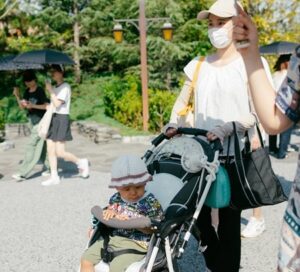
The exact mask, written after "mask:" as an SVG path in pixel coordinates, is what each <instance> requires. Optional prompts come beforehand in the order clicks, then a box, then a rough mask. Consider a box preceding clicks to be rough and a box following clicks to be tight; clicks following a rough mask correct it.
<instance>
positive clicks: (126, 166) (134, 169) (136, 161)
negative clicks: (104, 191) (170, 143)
mask: <svg viewBox="0 0 300 272" xmlns="http://www.w3.org/2000/svg"><path fill="white" fill-rule="evenodd" d="M150 180H152V176H151V175H150V174H149V173H148V170H147V167H146V164H145V163H144V162H143V161H142V159H141V158H140V157H138V156H136V155H122V156H120V157H119V158H118V159H116V160H115V161H114V162H113V164H112V168H111V181H110V183H109V185H108V187H109V188H118V187H123V186H128V185H137V184H145V183H147V182H148V181H150Z"/></svg>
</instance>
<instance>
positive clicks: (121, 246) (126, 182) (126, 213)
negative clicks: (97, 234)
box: [81, 155, 162, 272]
mask: <svg viewBox="0 0 300 272" xmlns="http://www.w3.org/2000/svg"><path fill="white" fill-rule="evenodd" d="M111 174H112V178H111V182H110V184H109V187H111V188H116V190H117V191H118V192H117V193H115V194H114V195H113V196H112V197H111V198H110V201H109V205H108V207H107V208H106V209H105V210H104V211H103V219H104V220H110V219H112V218H115V219H119V220H128V219H132V218H139V217H141V216H146V217H149V218H150V219H159V218H160V216H161V215H162V208H161V205H160V204H159V202H158V200H157V199H156V198H155V197H154V195H153V194H152V193H147V192H146V191H145V186H146V183H147V182H148V181H150V180H152V176H151V175H150V174H149V173H148V171H147V168H146V165H145V163H144V162H143V161H142V160H141V159H140V158H139V157H137V156H134V155H124V156H120V157H119V158H118V159H117V160H116V161H115V162H114V163H113V165H112V171H111ZM92 223H93V228H94V229H95V228H96V227H97V225H98V224H99V221H98V220H97V219H96V218H95V217H94V218H93V220H92ZM100 224H101V223H100ZM151 233H152V230H151V228H144V229H118V228H117V229H114V230H112V231H111V233H110V235H109V241H107V239H103V238H102V239H98V240H96V241H94V243H93V244H92V245H91V246H90V247H89V248H88V249H86V251H85V252H84V253H83V255H82V258H81V272H90V271H95V270H94V266H95V265H96V264H98V263H99V262H100V261H101V260H102V259H103V260H104V261H105V262H109V263H110V265H109V271H110V272H120V271H126V269H127V267H128V266H129V265H130V264H132V263H134V262H138V261H140V260H141V259H143V258H144V256H145V255H146V252H147V246H148V242H149V240H150V238H151ZM108 242H109V246H108ZM109 249H112V250H114V251H115V252H118V253H117V254H114V255H115V256H113V257H112V255H110V256H108V252H109Z"/></svg>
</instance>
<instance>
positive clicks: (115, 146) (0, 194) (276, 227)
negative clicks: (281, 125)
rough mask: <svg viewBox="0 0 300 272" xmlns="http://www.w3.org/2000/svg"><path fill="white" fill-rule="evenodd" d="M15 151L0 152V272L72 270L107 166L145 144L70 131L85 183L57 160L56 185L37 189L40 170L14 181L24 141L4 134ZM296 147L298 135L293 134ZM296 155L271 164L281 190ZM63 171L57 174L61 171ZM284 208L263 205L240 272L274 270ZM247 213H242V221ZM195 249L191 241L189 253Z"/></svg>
mask: <svg viewBox="0 0 300 272" xmlns="http://www.w3.org/2000/svg"><path fill="white" fill-rule="evenodd" d="M9 139H10V140H12V141H14V142H15V148H14V149H10V150H7V151H2V150H0V174H2V175H4V177H3V178H2V179H0V234H1V235H0V265H1V267H0V271H1V272H8V271H14V272H25V271H30V272H41V271H43V272H66V271H68V272H69V271H77V268H78V263H79V258H80V255H81V253H82V251H83V249H84V247H85V244H86V242H87V236H86V230H87V227H88V225H89V220H90V208H91V207H92V206H93V205H95V204H99V205H102V206H104V205H105V204H106V202H107V201H108V198H109V196H110V195H111V194H112V193H113V190H111V189H108V188H107V184H108V180H109V170H110V165H111V162H112V161H113V160H114V159H115V158H116V157H117V156H118V155H120V154H125V153H135V154H140V155H142V154H143V153H144V152H145V150H146V149H147V148H148V144H147V143H145V144H141V143H140V144H122V143H109V144H105V145H96V144H93V143H91V142H89V141H88V140H87V139H86V138H83V137H82V136H80V135H77V134H76V133H74V141H72V142H70V143H68V145H67V149H68V150H69V151H72V152H74V154H76V155H77V156H84V157H88V158H89V159H90V161H91V163H92V167H91V176H90V178H89V179H87V180H82V179H81V178H80V177H78V174H77V171H76V167H75V166H74V165H72V164H70V163H64V162H59V168H61V171H60V175H61V176H62V183H61V184H60V185H59V186H53V187H47V188H45V187H42V186H41V185H40V183H41V181H43V180H44V179H45V178H42V177H40V175H39V172H38V171H40V166H39V165H38V166H37V168H36V170H37V172H38V173H37V174H35V175H33V177H32V178H31V179H29V180H26V181H24V182H19V183H17V182H15V181H13V180H12V178H11V175H12V174H13V173H15V172H16V169H17V167H18V163H19V161H20V160H21V159H22V156H23V153H24V148H25V145H26V142H27V140H28V139H27V138H26V137H20V136H17V135H16V134H15V133H10V134H9ZM293 142H295V143H300V137H298V136H293ZM296 157H297V155H296V153H291V154H290V157H289V158H288V159H286V160H284V161H282V160H280V161H278V160H274V162H273V165H274V169H275V170H276V173H278V174H279V175H280V176H281V177H282V180H283V182H284V184H285V186H286V188H288V187H289V185H290V181H291V180H292V179H293V177H294V173H295V169H296ZM62 169H63V170H62ZM285 205H286V204H280V205H277V206H273V207H264V208H263V210H264V215H265V219H266V224H267V231H266V232H265V233H263V234H262V235H261V236H260V237H258V238H255V239H245V240H243V248H242V255H243V257H242V266H243V269H241V271H242V272H271V271H274V270H275V267H276V254H277V248H278V239H279V231H280V225H281V219H282V215H283V211H284V208H285ZM249 215H250V211H246V212H244V213H243V220H242V223H245V222H246V218H248V217H249ZM193 247H195V245H194V244H193V243H192V251H193V252H194V251H195V250H194V248H193ZM193 252H192V253H190V254H188V255H187V256H186V258H185V259H184V260H183V262H182V265H183V267H184V269H183V271H190V272H193V271H204V270H203V267H202V266H201V264H200V263H201V261H200V258H199V257H198V256H196V255H197V254H196V253H193Z"/></svg>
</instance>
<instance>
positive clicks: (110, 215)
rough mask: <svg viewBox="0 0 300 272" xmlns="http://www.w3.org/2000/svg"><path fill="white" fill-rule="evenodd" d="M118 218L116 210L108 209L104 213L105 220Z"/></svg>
mask: <svg viewBox="0 0 300 272" xmlns="http://www.w3.org/2000/svg"><path fill="white" fill-rule="evenodd" d="M116 216H117V213H116V212H115V211H114V210H109V209H107V210H104V211H103V219H104V220H109V219H111V218H114V217H116Z"/></svg>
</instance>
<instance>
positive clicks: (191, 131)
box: [151, 127, 223, 151]
mask: <svg viewBox="0 0 300 272" xmlns="http://www.w3.org/2000/svg"><path fill="white" fill-rule="evenodd" d="M177 133H178V134H185V135H194V136H204V137H206V134H207V133H208V131H207V130H204V129H199V128H183V127H179V128H178V129H177ZM164 139H168V138H167V136H166V135H165V134H164V133H161V134H159V135H158V136H157V137H156V138H154V139H153V140H152V142H151V143H152V145H154V146H158V145H159V144H160V143H161V142H162V141H163V140H164ZM212 143H213V149H214V150H215V151H222V150H223V146H222V143H221V141H220V139H216V140H214V141H212Z"/></svg>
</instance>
